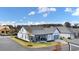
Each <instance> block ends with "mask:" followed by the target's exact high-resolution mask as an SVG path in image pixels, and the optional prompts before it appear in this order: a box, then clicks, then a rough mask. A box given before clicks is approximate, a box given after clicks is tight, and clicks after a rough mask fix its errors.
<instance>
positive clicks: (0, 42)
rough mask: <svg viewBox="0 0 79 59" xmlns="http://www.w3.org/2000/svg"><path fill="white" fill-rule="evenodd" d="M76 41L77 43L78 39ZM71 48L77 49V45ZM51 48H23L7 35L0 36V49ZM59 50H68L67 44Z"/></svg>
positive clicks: (51, 47) (49, 48) (47, 48)
mask: <svg viewBox="0 0 79 59" xmlns="http://www.w3.org/2000/svg"><path fill="white" fill-rule="evenodd" d="M75 42H76V41H75ZM76 43H78V41H77V42H76ZM71 48H72V51H77V50H79V48H78V47H74V46H72V47H71ZM53 49H54V47H53V46H50V47H45V48H24V47H22V46H21V45H19V44H18V43H16V42H15V41H13V40H12V39H11V38H10V37H9V36H0V51H52V50H53ZM61 50H62V51H69V46H68V45H64V46H62V47H61Z"/></svg>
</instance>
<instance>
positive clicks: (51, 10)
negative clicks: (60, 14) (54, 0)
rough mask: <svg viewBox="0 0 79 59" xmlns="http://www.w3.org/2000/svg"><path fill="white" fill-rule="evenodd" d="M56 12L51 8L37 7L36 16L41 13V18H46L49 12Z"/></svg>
mask: <svg viewBox="0 0 79 59" xmlns="http://www.w3.org/2000/svg"><path fill="white" fill-rule="evenodd" d="M55 11H56V8H52V7H50V8H49V7H39V8H38V14H40V13H42V14H43V17H47V16H48V14H49V13H50V12H55Z"/></svg>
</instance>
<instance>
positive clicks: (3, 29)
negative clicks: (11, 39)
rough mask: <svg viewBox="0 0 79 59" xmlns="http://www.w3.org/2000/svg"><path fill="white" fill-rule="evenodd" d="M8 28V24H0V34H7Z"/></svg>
mask: <svg viewBox="0 0 79 59" xmlns="http://www.w3.org/2000/svg"><path fill="white" fill-rule="evenodd" d="M9 33H10V28H9V27H8V26H0V35H8V34H9Z"/></svg>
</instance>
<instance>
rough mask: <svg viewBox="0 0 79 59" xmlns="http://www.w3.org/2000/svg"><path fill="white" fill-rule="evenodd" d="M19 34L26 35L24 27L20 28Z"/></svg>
mask: <svg viewBox="0 0 79 59" xmlns="http://www.w3.org/2000/svg"><path fill="white" fill-rule="evenodd" d="M19 33H28V31H27V30H26V29H25V28H24V27H22V28H21V30H20V31H19Z"/></svg>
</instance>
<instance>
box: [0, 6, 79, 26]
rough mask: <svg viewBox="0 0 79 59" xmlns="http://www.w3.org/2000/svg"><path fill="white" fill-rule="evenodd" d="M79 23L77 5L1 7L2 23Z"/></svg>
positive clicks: (0, 16)
mask: <svg viewBox="0 0 79 59" xmlns="http://www.w3.org/2000/svg"><path fill="white" fill-rule="evenodd" d="M64 22H70V23H79V8H77V7H0V24H2V25H4V24H12V25H15V24H27V25H30V24H36V25H37V24H47V23H64Z"/></svg>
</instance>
